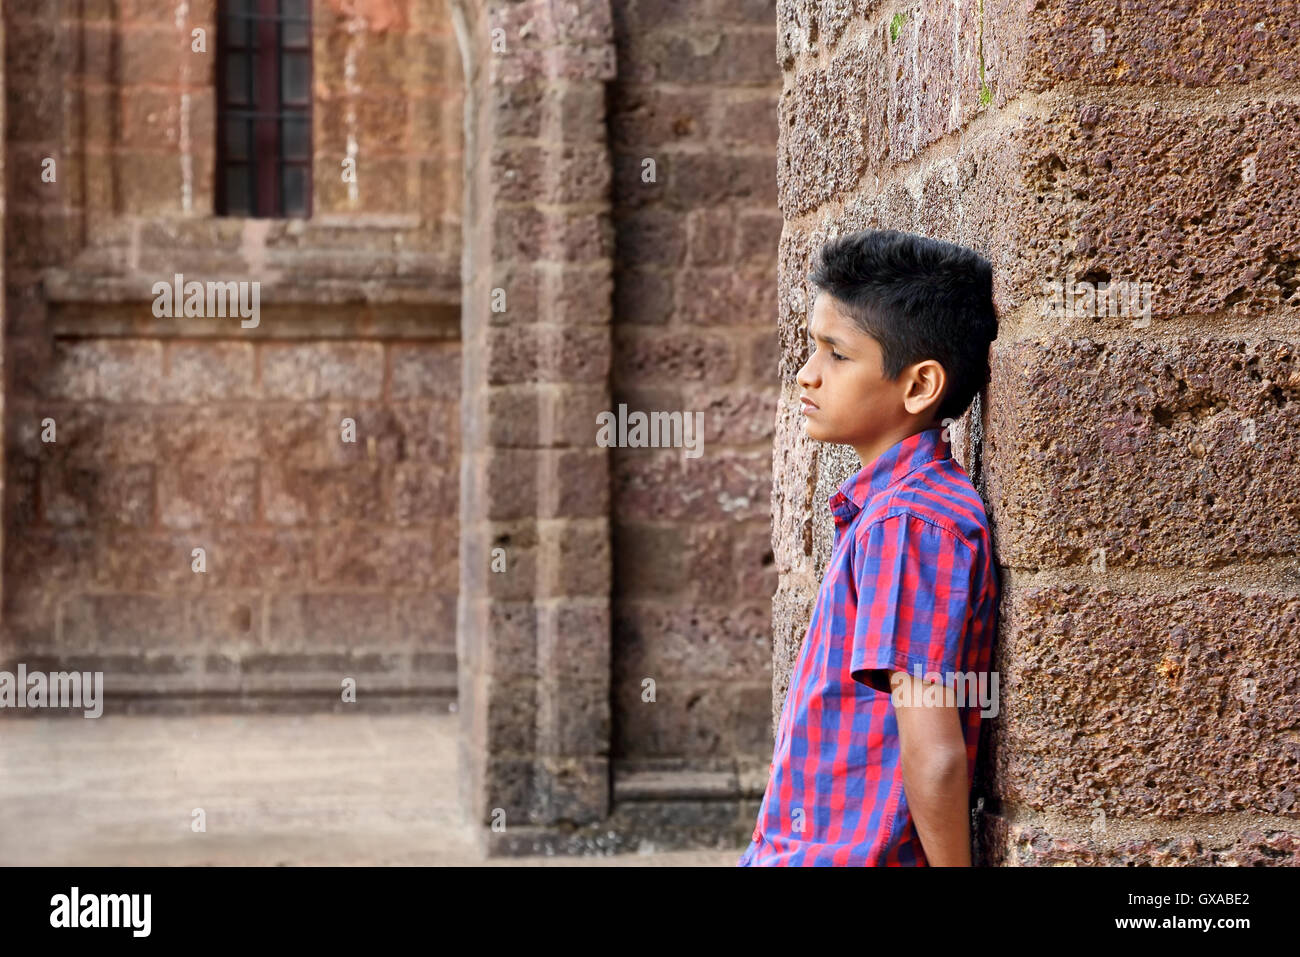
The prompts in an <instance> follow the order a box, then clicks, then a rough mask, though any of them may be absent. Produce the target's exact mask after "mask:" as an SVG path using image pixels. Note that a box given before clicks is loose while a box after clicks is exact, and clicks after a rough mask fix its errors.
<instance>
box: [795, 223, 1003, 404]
mask: <svg viewBox="0 0 1300 957" xmlns="http://www.w3.org/2000/svg"><path fill="white" fill-rule="evenodd" d="M808 280H809V281H810V282H812V283H813V284H814V285H816V286H817V287H818V288H820V289H821V290H822V291H824V292H826V293H828V294H830V295H831V296H832V297H834V299H835V300H837V302H836V305H837V306H838V307H839V310H840V311H841V312H842V313H844V315H845V316H846V317H848V318H850V319H852V320H853V322H854V323H855V324H856V325H857V326H858V327H859V328H860V329H861V330H862V331H863V332H865V333H866V334H867V335H869V336H871V337H872V338H873V339H875V340H876V341H877V342H878V343H880V351H881V353H882V356H883V360H884V374H885V377H886V378H887V379H891V380H893V379H897V378H898V376H899V375H900V374H901V373H902V371H903V369H904V368H905V367H907V366H909V365H912V364H913V363H916V362H920V361H922V360H923V359H934V360H936V361H937V362H938V363H939V364H940V365H941V366H943V370H944V372H945V373H946V374H947V377H948V386H947V389H946V390H945V392H944V395H943V396H942V398H940V400H939V403H938V406H937V408H936V411H935V418H934V421H935V422H936V423H938V422H940V421H942V420H943V419H945V418H951V419H956V418H959V417H960V416H961V415H962V414H963V413H964V412H965V411H966V409H967V408H969V407H970V404H971V400H972V399H974V398H975V395H976V393H978V392H979V391H980V389H982V388H983V387H984V386H985V385H986V384H987V383H988V380H989V359H988V353H989V343H990V342H992V341H993V340H994V339H996V338H997V335H998V315H997V310H996V309H995V308H994V306H993V266H992V264H991V263H990V262H989V261H988V260H987V259H985V258H984V257H983V256H981V255H980V254H979V253H977V252H975V251H974V250H973V249H967V248H966V247H965V246H958V245H956V244H954V243H949V242H944V241H943V240H939V239H930V238H929V237H927V236H918V235H916V234H914V233H904V232H900V231H899V230H896V229H866V230H862V231H860V232H855V233H849V234H847V235H844V236H839V237H836V238H834V239H832V240H830V241H829V242H827V243H826V244H825V245H824V246H822V249H821V262H820V263H819V264H818V266H817V268H816V270H815V271H813V272H812V273H810V274H809V276H808Z"/></svg>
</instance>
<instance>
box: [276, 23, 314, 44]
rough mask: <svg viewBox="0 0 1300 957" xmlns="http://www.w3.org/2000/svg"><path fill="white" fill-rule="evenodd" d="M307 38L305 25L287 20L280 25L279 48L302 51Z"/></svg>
mask: <svg viewBox="0 0 1300 957" xmlns="http://www.w3.org/2000/svg"><path fill="white" fill-rule="evenodd" d="M308 36H309V34H308V30H307V24H306V23H300V22H297V21H294V20H287V21H285V22H284V23H282V24H280V46H283V47H297V48H299V49H303V48H305V47H306V46H307V38H308Z"/></svg>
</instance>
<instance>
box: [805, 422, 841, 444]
mask: <svg viewBox="0 0 1300 957" xmlns="http://www.w3.org/2000/svg"><path fill="white" fill-rule="evenodd" d="M803 431H804V434H805V435H806V436H808V438H810V439H812V440H813V441H814V442H834V441H835V438H834V436H832V435H830V434H828V433H827V431H826V429H824V428H823V427H822V426H820V425H818V424H817V423H816V422H814V421H813V420H812V419H809V418H805V419H804V420H803Z"/></svg>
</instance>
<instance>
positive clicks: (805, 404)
mask: <svg viewBox="0 0 1300 957" xmlns="http://www.w3.org/2000/svg"><path fill="white" fill-rule="evenodd" d="M799 405H800V408H801V411H803V412H805V413H806V412H811V411H812V410H813V409H816V408H818V406H817V403H816V402H814V401H813V400H812V399H810V398H808V397H807V396H806V395H801V396H799Z"/></svg>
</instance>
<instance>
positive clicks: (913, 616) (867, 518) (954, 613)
mask: <svg viewBox="0 0 1300 957" xmlns="http://www.w3.org/2000/svg"><path fill="white" fill-rule="evenodd" d="M829 504H830V509H831V514H832V515H833V516H834V519H835V543H834V547H833V549H832V551H831V557H830V562H829V564H828V565H827V568H826V575H825V577H824V578H823V580H822V586H821V590H820V591H819V592H818V595H817V603H816V605H815V607H814V608H813V613H812V621H811V623H810V624H809V626H808V634H807V636H806V637H805V638H804V642H803V646H802V647H801V648H800V650H799V658H798V661H797V662H796V663H795V667H794V672H793V674H792V675H791V678H790V690H789V691H788V692H787V694H786V697H785V706H784V709H783V710H782V712H781V722H780V725H779V731H778V734H777V740H776V748H775V751H774V752H773V756H772V766H771V774H770V777H769V778H768V783H767V790H766V791H765V792H764V794H763V801H762V804H761V805H760V809H759V814H758V823H757V826H756V827H755V828H754V834H753V840H752V841H751V842H750V844H749V847H747V848H746V849H745V853H744V854H743V855H742V857H741V858H740V860H739V862H738V866H740V867H751V866H768V865H773V866H779V867H787V866H925V865H926V863H927V861H926V858H925V853H924V851H923V850H922V847H921V839H920V836H919V835H918V833H917V830H916V826H915V824H914V823H913V821H912V815H911V813H910V811H909V809H908V805H907V796H906V794H905V792H904V789H903V774H902V765H901V763H900V760H899V759H900V746H899V739H898V721H897V718H896V716H895V714H894V707H893V702H892V701H891V698H890V694H889V691H888V690H887V689H888V688H889V685H888V677H887V672H886V675H885V677H884V679H883V682H882V681H880V680H879V676H870V675H869V669H889V670H900V671H906V672H907V673H908V674H915V668H916V666H917V665H919V666H920V670H921V674H922V677H924V676H925V675H926V673H928V672H931V671H937V672H939V673H940V674H941V675H942V677H943V679H944V681H945V683H946V684H949V685H951V684H952V683H953V682H952V681H951V679H950V672H957V671H960V672H976V673H981V672H982V673H985V674H987V672H988V669H989V664H990V661H991V659H992V646H993V636H994V630H995V628H996V622H997V604H998V582H997V575H996V566H995V565H994V562H993V552H992V547H991V543H990V537H989V527H988V520H987V519H986V517H985V514H984V503H983V502H982V501H981V500H980V498H979V494H978V493H977V492H976V491H975V488H974V486H972V485H971V482H970V478H969V477H968V476H967V474H966V471H965V470H964V469H963V468H962V467H961V465H960V464H959V463H958V462H957V461H956V460H955V459H953V458H952V456H951V454H950V451H949V448H948V443H947V442H945V441H943V439H942V437H941V433H940V430H939V429H938V428H933V429H928V430H926V431H923V432H919V433H917V434H915V435H912V436H909V437H908V438H906V439H904V440H903V441H901V442H899V443H898V444H897V445H895V446H893V447H892V448H890V449H889V450H888V451H886V452H884V453H883V454H882V455H880V456H879V457H878V458H877V459H875V460H874V461H873V462H871V463H870V464H868V465H866V466H865V467H863V468H862V469H860V470H859V471H858V472H857V473H856V474H855V475H854V476H853V477H852V478H850V479H849V480H848V481H846V482H845V483H844V484H843V485H841V486H840V488H839V491H838V492H836V493H835V494H834V495H832V496H831V498H830V501H829ZM873 679H875V680H876V681H877V683H876V684H875V685H874V686H873V685H871V684H868V681H871V680H873ZM985 680H986V681H991V680H992V678H986V679H985ZM963 687H969V686H963ZM985 687H988V686H987V685H985ZM881 688H883V689H884V690H877V689H881ZM975 688H976V689H978V688H979V685H976V686H975ZM990 697H991V695H990ZM987 703H988V702H985V701H973V700H971V699H970V698H969V697H968V698H967V699H966V700H965V705H966V706H964V707H962V708H960V709H959V714H960V716H961V722H962V729H963V733H964V734H965V739H966V754H967V781H972V780H973V779H974V774H975V757H976V749H977V747H978V744H979V730H980V728H979V721H980V710H981V708H982V707H984V706H985V705H986V704H987Z"/></svg>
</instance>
